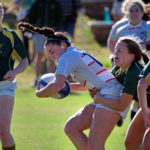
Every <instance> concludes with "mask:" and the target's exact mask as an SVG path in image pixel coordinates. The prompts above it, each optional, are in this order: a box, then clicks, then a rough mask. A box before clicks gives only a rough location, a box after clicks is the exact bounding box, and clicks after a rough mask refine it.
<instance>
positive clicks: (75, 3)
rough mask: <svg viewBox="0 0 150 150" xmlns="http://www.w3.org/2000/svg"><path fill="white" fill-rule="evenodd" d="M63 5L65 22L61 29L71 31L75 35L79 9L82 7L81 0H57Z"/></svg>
mask: <svg viewBox="0 0 150 150" xmlns="http://www.w3.org/2000/svg"><path fill="white" fill-rule="evenodd" d="M57 1H58V2H59V3H60V5H61V6H62V10H63V22H62V26H61V28H60V31H62V32H67V33H69V34H70V35H71V36H72V38H73V37H74V30H75V25H76V20H77V15H78V11H79V10H80V9H81V8H82V7H81V3H80V0H57Z"/></svg>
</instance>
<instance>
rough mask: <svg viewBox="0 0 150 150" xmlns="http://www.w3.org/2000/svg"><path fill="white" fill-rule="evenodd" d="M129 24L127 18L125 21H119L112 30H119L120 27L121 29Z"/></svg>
mask: <svg viewBox="0 0 150 150" xmlns="http://www.w3.org/2000/svg"><path fill="white" fill-rule="evenodd" d="M127 23H128V19H127V18H123V19H121V20H119V21H118V22H116V23H115V24H114V25H113V26H112V28H119V27H121V26H123V25H125V24H127Z"/></svg>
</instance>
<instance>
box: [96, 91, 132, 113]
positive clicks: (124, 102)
mask: <svg viewBox="0 0 150 150" xmlns="http://www.w3.org/2000/svg"><path fill="white" fill-rule="evenodd" d="M132 98H133V96H132V95H130V94H127V93H120V97H119V98H118V99H113V98H106V97H104V96H101V95H100V94H99V92H97V93H96V95H95V96H94V101H95V103H101V104H103V105H105V106H107V107H109V108H111V109H114V110H117V111H124V110H125V109H126V108H127V107H128V106H129V104H130V102H131V100H132Z"/></svg>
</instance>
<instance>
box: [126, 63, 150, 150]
mask: <svg viewBox="0 0 150 150" xmlns="http://www.w3.org/2000/svg"><path fill="white" fill-rule="evenodd" d="M138 98H139V102H140V106H141V108H140V110H139V111H138V113H137V115H136V117H135V118H134V120H133V121H132V123H131V125H130V128H129V130H128V135H127V137H128V139H129V140H128V141H130V143H129V144H130V145H129V144H128V145H129V146H130V147H129V146H128V147H127V148H128V149H129V150H130V149H134V150H138V148H139V146H140V144H141V143H142V140H143V148H144V150H149V149H150V61H149V62H148V64H147V65H146V66H145V67H144V69H143V70H142V72H141V74H140V80H139V83H138ZM133 139H134V140H133ZM135 139H136V140H135Z"/></svg>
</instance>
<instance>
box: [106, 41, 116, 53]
mask: <svg viewBox="0 0 150 150" xmlns="http://www.w3.org/2000/svg"><path fill="white" fill-rule="evenodd" d="M107 45H108V47H109V49H110V51H111V52H112V53H114V51H115V45H116V41H113V40H111V39H108V41H107Z"/></svg>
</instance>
